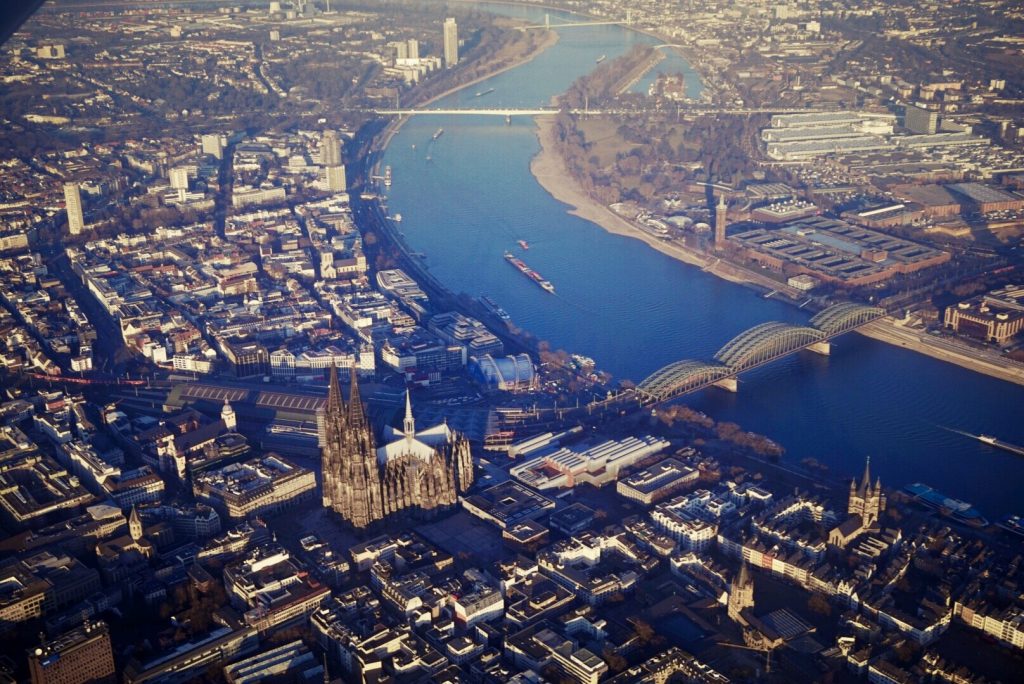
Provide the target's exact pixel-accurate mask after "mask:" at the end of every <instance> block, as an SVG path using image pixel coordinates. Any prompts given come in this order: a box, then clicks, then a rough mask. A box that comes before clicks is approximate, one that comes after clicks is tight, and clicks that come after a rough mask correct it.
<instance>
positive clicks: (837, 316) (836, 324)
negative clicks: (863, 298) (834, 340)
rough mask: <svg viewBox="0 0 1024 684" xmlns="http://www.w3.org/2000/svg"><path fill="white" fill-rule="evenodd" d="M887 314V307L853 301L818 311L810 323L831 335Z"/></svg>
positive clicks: (857, 326)
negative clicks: (882, 307) (865, 304)
mask: <svg viewBox="0 0 1024 684" xmlns="http://www.w3.org/2000/svg"><path fill="white" fill-rule="evenodd" d="M884 315H885V309H881V308H879V307H877V306H864V305H863V304H854V303H853V302H843V303H841V304H833V305H832V306H830V307H828V308H827V309H823V310H822V311H820V312H818V313H817V314H816V315H815V316H814V318H812V319H811V321H810V323H811V325H812V326H814V327H815V328H817V329H818V330H820V331H822V332H823V333H825V334H826V335H828V336H829V337H831V336H833V335H839V334H841V333H844V332H848V331H850V330H853V329H854V328H859V327H860V326H862V325H864V324H865V323H869V322H871V321H873V320H875V319H876V318H881V317H882V316H884Z"/></svg>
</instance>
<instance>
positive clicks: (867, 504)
mask: <svg viewBox="0 0 1024 684" xmlns="http://www.w3.org/2000/svg"><path fill="white" fill-rule="evenodd" d="M885 504H886V498H885V494H884V493H883V492H882V480H881V479H880V478H879V479H877V480H875V483H874V484H873V485H872V484H871V457H870V456H868V458H867V461H866V462H865V463H864V476H863V477H862V478H861V482H860V486H858V485H857V480H856V479H854V480H850V499H849V505H848V506H847V509H846V511H847V513H849V514H850V515H859V516H860V517H861V520H862V522H863V527H864V528H870V527H872V526H873V525H874V524H875V523H876V522H877V521H878V519H879V518H881V517H882V513H883V512H885Z"/></svg>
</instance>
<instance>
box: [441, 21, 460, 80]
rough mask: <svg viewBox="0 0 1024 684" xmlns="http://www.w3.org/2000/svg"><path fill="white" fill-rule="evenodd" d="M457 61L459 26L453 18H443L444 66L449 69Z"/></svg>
mask: <svg viewBox="0 0 1024 684" xmlns="http://www.w3.org/2000/svg"><path fill="white" fill-rule="evenodd" d="M458 63H459V26H458V24H456V23H455V19H454V18H452V17H448V18H447V19H445V20H444V66H445V68H448V69H450V68H451V67H453V66H455V65H456V64H458Z"/></svg>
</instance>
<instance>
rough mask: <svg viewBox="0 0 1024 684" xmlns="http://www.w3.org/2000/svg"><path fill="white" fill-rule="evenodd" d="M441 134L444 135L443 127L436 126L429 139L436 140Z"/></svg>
mask: <svg viewBox="0 0 1024 684" xmlns="http://www.w3.org/2000/svg"><path fill="white" fill-rule="evenodd" d="M442 135H444V129H443V128H438V129H437V130H436V131H434V135H432V136H430V139H431V140H437V139H438V138H440V137H441V136H442Z"/></svg>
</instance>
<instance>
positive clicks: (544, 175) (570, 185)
mask: <svg viewBox="0 0 1024 684" xmlns="http://www.w3.org/2000/svg"><path fill="white" fill-rule="evenodd" d="M535 121H536V123H537V137H538V139H539V140H540V152H538V153H537V156H536V157H534V158H533V161H532V162H530V171H531V172H532V173H533V175H534V177H535V178H536V179H537V182H538V183H540V185H541V187H543V188H544V189H545V190H547V191H548V193H549V194H550V195H551V196H552V197H554V198H555V199H557V200H558V201H559V202H564V203H565V204H568V205H570V206H571V207H572V209H571V210H570V211H569V213H570V214H572V215H574V216H579V217H580V218H582V219H585V220H587V221H590V222H591V223H596V224H597V225H599V226H601V227H602V228H604V229H605V230H607V231H608V232H609V233H614V234H616V235H625V236H627V237H631V238H635V239H637V240H642V241H643V242H645V243H647V244H648V245H650V246H651V247H653V248H654V249H656V250H658V251H659V252H662V253H663V254H667V255H669V256H671V257H673V258H675V259H678V260H680V261H682V262H685V263H687V264H690V265H692V266H698V267H700V268H702V269H704V270H706V271H707V272H709V273H712V274H714V275H716V276H718V277H719V278H722V279H724V280H728V281H730V282H733V283H740V284H747V283H754V284H757V285H761V286H763V287H767V288H770V289H772V290H779V291H788V290H789V288H787V287H786V286H785V285H782V284H780V283H779V282H778V281H776V280H773V279H771V278H768V277H764V276H758V274H756V273H747V272H741V271H739V270H738V269H734V268H732V267H731V266H730V265H728V264H723V263H722V262H721V261H720V260H719V259H717V258H713V257H707V256H705V255H703V254H700V253H698V252H695V251H693V250H691V249H688V248H686V247H684V246H682V245H679V244H677V243H674V242H668V241H666V240H662V239H661V238H659V237H657V236H655V235H652V234H651V233H648V232H647V231H645V230H643V229H642V228H640V227H639V226H637V225H635V224H633V223H632V222H630V221H627V220H626V219H625V218H623V217H621V216H619V215H618V214H616V213H615V212H614V211H612V210H611V209H609V208H608V207H606V206H605V205H603V204H601V203H600V202H597V201H595V200H594V199H593V198H591V197H590V196H589V195H588V194H587V193H586V192H585V191H584V190H583V188H582V187H580V184H579V183H577V182H576V180H575V179H574V178H573V177H572V176H571V175H570V174H569V172H568V170H567V169H566V166H565V160H564V159H563V158H562V155H561V154H559V153H558V150H557V146H556V142H555V138H554V136H555V120H554V117H553V116H538V117H535ZM794 294H795V293H794Z"/></svg>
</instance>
